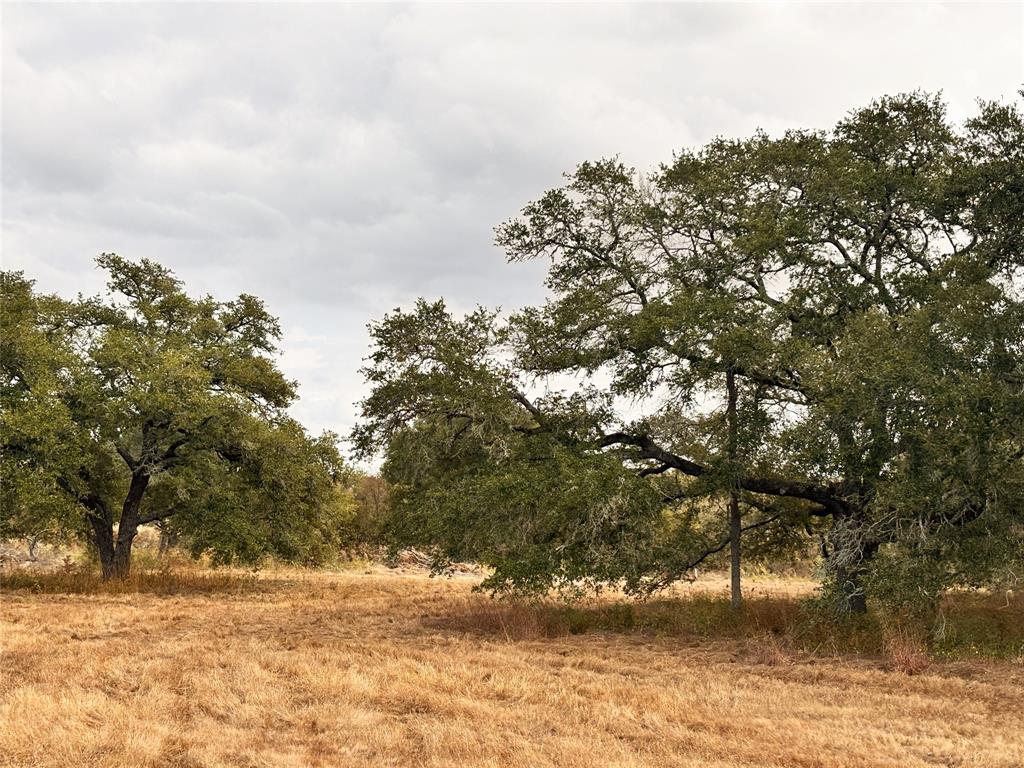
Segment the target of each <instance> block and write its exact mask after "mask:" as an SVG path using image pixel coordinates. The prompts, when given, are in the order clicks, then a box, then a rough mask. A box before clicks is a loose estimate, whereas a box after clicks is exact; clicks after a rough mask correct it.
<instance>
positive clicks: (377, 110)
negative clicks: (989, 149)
mask: <svg viewBox="0 0 1024 768" xmlns="http://www.w3.org/2000/svg"><path fill="white" fill-rule="evenodd" d="M1022 8H1024V5H1022V4H1021V3H1004V4H994V5H985V4H982V3H969V4H961V5H926V4H907V5H881V4H860V5H839V4H828V5H767V4H765V5H751V4H738V5H699V4H690V5H628V6H615V5H601V6H594V5H558V6H546V5H528V6H495V5H462V6H440V5H429V6H426V5H419V6H402V5H388V6H381V5H374V6H368V5H367V6H360V5H291V4H288V5H255V6H253V5H235V4H232V5H183V4H168V5H150V4H145V5H131V6H127V5H107V4H101V5H61V6H58V5H11V4H4V5H3V6H2V22H3V23H2V26H3V100H2V112H3V118H2V122H3V134H2V176H3V185H2V192H3V197H2V220H3V221H2V246H3V268H5V269H21V270H24V271H25V272H26V273H27V274H28V275H29V276H30V277H32V278H35V279H36V280H37V282H38V284H39V286H40V287H41V288H42V289H45V290H49V291H57V292H60V293H63V294H67V295H73V294H74V293H76V292H77V291H80V290H81V291H85V292H87V293H90V292H96V291H98V290H99V289H100V288H101V287H102V282H103V280H102V275H101V274H100V273H98V272H97V270H96V269H95V268H94V266H93V259H94V257H95V256H96V255H97V254H98V253H100V252H103V251H115V252H117V253H119V254H121V255H123V256H126V257H131V258H138V257H143V256H145V257H148V258H151V259H156V260H158V261H160V262H162V263H164V264H166V265H168V266H170V267H171V268H173V269H174V270H175V271H176V272H177V274H178V275H179V276H180V277H181V278H183V279H184V280H185V281H186V283H187V285H188V287H189V288H190V289H191V290H193V291H194V292H196V293H212V294H213V295H215V296H216V297H218V298H224V299H227V298H231V297H233V296H235V295H237V294H238V293H240V292H247V293H254V294H256V295H258V296H260V297H262V298H263V299H265V300H266V302H267V304H268V305H269V308H270V310H271V311H272V312H273V313H274V314H276V315H277V316H279V317H280V318H281V322H282V325H283V328H284V331H285V338H284V343H283V347H284V354H283V357H282V361H281V362H282V366H283V368H284V370H285V372H286V373H287V374H288V375H289V376H291V377H293V378H295V379H297V380H298V381H299V382H300V385H301V386H300V395H301V400H300V402H299V404H298V405H297V406H296V407H295V409H294V412H295V414H296V416H297V417H298V418H300V419H301V420H302V421H303V422H304V423H305V424H306V425H307V426H308V427H309V428H311V429H312V430H315V431H318V430H320V429H323V428H330V429H334V430H336V431H338V432H340V433H342V434H344V433H346V432H347V431H348V430H349V428H350V427H351V425H352V423H353V421H354V418H355V413H356V409H355V406H354V404H355V402H356V401H358V400H359V399H360V398H361V397H362V395H363V392H364V389H363V386H362V383H361V380H360V377H359V375H358V368H359V366H360V364H361V358H362V357H364V356H365V354H366V352H367V346H366V345H367V336H366V331H365V325H366V323H367V322H368V321H369V320H371V319H373V318H376V317H379V316H380V315H381V314H382V313H384V312H385V311H387V310H390V309H391V308H393V307H396V306H408V305H409V304H410V303H411V302H412V301H413V300H414V299H415V298H416V297H417V296H421V295H422V296H427V297H437V296H444V297H445V298H447V299H448V300H449V303H450V304H451V305H452V306H453V307H455V308H456V309H459V310H462V309H468V308H470V307H472V306H473V305H475V304H477V303H482V304H486V305H502V306H504V307H506V308H513V307H516V306H519V305H522V304H524V303H528V302H532V301H537V300H538V299H539V298H541V297H542V295H543V293H542V286H541V279H542V265H539V264H532V265H506V264H505V262H504V259H503V256H502V254H501V252H500V251H499V250H498V249H496V248H495V247H494V246H493V244H492V229H493V227H494V226H495V225H496V224H498V223H500V222H501V221H503V220H504V219H506V218H508V217H510V216H512V215H514V214H515V213H516V212H517V211H518V210H519V209H520V208H521V207H522V206H523V205H524V204H525V203H526V202H527V201H529V200H531V199H533V198H535V197H537V196H539V195H540V194H541V193H542V192H543V191H544V190H545V189H547V188H549V187H551V186H554V185H556V184H557V183H558V182H559V180H560V174H561V173H562V172H563V171H566V170H569V169H571V168H572V167H573V166H574V165H575V164H577V163H578V162H580V161H582V160H586V159H596V158H599V157H604V156H610V155H615V154H617V155H619V156H620V157H621V158H622V159H623V160H624V161H625V162H627V163H629V164H631V165H634V166H637V167H639V168H648V167H652V166H654V165H656V164H657V163H658V162H661V161H666V160H669V159H670V158H671V155H672V152H673V150H675V149H678V148H680V147H684V146H694V145H698V144H700V143H702V142H704V141H706V140H708V139H710V138H711V137H713V136H715V135H718V134H722V135H726V136H742V135H746V134H749V133H750V132H751V131H753V130H754V129H755V128H757V127H762V128H764V129H766V130H768V131H770V132H778V131H781V130H783V129H785V128H789V127H814V128H824V127H827V126H829V125H831V124H832V123H834V122H835V121H836V120H837V119H838V118H840V117H842V116H843V114H844V113H845V112H846V111H847V110H849V109H851V108H853V107H855V106H859V105H862V104H865V103H866V102H868V101H869V100H870V99H871V98H873V97H875V96H879V95H881V94H885V93H895V92H898V91H902V90H911V89H915V88H924V89H928V90H942V91H943V92H944V93H945V96H946V98H947V101H948V103H949V108H950V112H951V114H952V115H953V116H954V118H963V117H965V116H967V115H969V114H971V112H972V111H973V109H974V103H975V99H977V98H979V97H982V98H1000V97H1002V98H1011V97H1013V96H1014V95H1015V92H1016V90H1017V89H1018V88H1020V87H1021V84H1022V82H1024V12H1022Z"/></svg>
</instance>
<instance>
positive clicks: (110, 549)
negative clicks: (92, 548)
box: [89, 515, 114, 581]
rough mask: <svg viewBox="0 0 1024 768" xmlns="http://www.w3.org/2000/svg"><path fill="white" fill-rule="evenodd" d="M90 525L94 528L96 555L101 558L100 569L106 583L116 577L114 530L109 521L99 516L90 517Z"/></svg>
mask: <svg viewBox="0 0 1024 768" xmlns="http://www.w3.org/2000/svg"><path fill="white" fill-rule="evenodd" d="M89 524H90V525H91V526H92V532H93V539H92V540H93V543H94V544H95V545H96V554H97V555H99V558H100V569H101V571H102V573H103V580H104V581H106V580H107V579H110V578H112V577H113V575H114V528H113V524H112V523H111V522H110V521H108V520H102V519H100V518H99V517H98V516H94V515H89Z"/></svg>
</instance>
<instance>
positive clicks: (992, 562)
mask: <svg viewBox="0 0 1024 768" xmlns="http://www.w3.org/2000/svg"><path fill="white" fill-rule="evenodd" d="M1022 155H1024V119H1022V115H1021V112H1020V110H1019V109H1018V107H1016V106H1014V105H1005V104H996V103H985V104H982V105H981V107H980V111H979V114H978V115H977V117H975V118H973V119H972V120H970V121H968V122H967V123H966V124H965V125H964V126H962V127H959V128H957V127H954V126H952V125H950V123H949V121H948V120H947V118H946V116H945V110H944V107H943V105H942V103H941V102H940V100H939V99H938V98H937V97H933V96H929V95H926V94H920V93H913V94H907V95H901V96H896V97H886V98H883V99H880V100H878V101H876V102H874V103H872V104H870V105H869V106H867V107H865V108H863V109H860V110H857V111H855V112H853V113H851V114H850V115H849V116H848V117H847V118H846V119H844V120H842V121H841V122H840V123H839V124H838V125H836V126H835V128H833V129H832V130H831V131H828V132H811V131H791V132H788V133H786V134H785V135H784V136H782V137H779V138H771V137H769V136H767V135H764V134H760V133H759V134H756V135H755V136H753V137H751V138H749V139H746V140H737V141H732V140H725V139H717V140H715V141H713V142H711V143H710V144H708V145H707V146H705V147H703V148H702V149H700V150H698V151H692V152H691V151H684V152H681V153H680V154H679V155H677V156H676V157H675V158H674V159H673V161H672V162H671V163H670V164H668V165H666V166H663V167H662V168H661V169H660V170H659V171H657V172H655V173H653V174H648V175H640V174H637V173H636V172H635V171H633V170H632V169H629V168H627V167H625V166H624V165H622V164H621V163H619V162H618V161H616V160H605V161H601V162H597V163H584V164H582V165H581V166H579V167H578V168H577V169H576V171H575V173H573V174H571V175H570V176H569V177H568V183H567V185H566V186H565V187H563V188H560V189H555V190H552V191H549V192H547V193H546V194H545V195H544V196H543V197H541V198H540V199H539V200H537V201H536V202H533V203H530V204H529V205H528V206H526V208H525V209H524V210H523V212H522V215H521V216H519V217H517V218H515V219H513V220H511V221H509V222H507V223H506V224H503V225H502V226H500V227H499V228H498V229H497V241H498V243H499V244H500V245H501V246H502V247H504V249H505V250H506V253H507V254H508V257H509V259H510V261H513V262H515V261H524V260H530V259H537V258H545V259H548V260H549V263H550V268H549V272H548V277H547V283H546V284H547V287H548V290H549V293H550V299H549V300H548V301H547V302H546V303H545V304H544V305H543V306H541V307H530V308H527V309H524V310H522V311H521V312H519V313H516V314H514V315H512V316H511V317H509V318H507V319H502V318H500V317H499V316H498V315H497V314H495V313H491V312H488V311H485V310H482V309H481V310H477V311H475V312H473V313H471V314H469V315H468V316H466V317H465V318H464V319H461V320H460V319H458V318H456V317H453V316H452V315H451V313H449V312H448V310H447V308H446V307H445V306H444V304H443V303H441V302H438V303H428V302H423V301H421V302H420V303H419V304H417V306H416V307H415V308H414V309H413V310H411V311H407V312H402V311H398V310H396V311H395V312H393V313H391V314H389V315H387V316H385V317H384V318H383V319H382V320H381V321H379V322H377V323H375V324H373V325H372V326H371V334H372V337H373V342H374V351H373V354H372V355H371V357H370V360H369V365H368V366H367V368H366V369H365V374H366V378H367V381H368V382H369V384H370V386H371V394H370V395H369V397H368V398H367V399H366V400H365V401H364V402H363V403H362V421H361V423H360V424H359V426H358V427H357V428H356V430H355V432H354V440H355V443H356V446H357V448H358V449H359V450H360V451H361V452H362V453H363V454H365V455H370V454H372V453H373V452H375V451H378V450H383V451H384V452H385V455H386V456H387V466H389V467H391V477H390V478H389V479H391V480H393V481H394V482H395V483H396V488H395V496H396V501H395V504H396V510H398V511H401V512H402V514H401V515H399V521H400V522H399V524H400V525H401V526H402V527H403V528H404V529H405V532H406V535H407V536H408V537H409V538H410V539H415V540H418V541H420V542H428V543H432V544H434V545H435V546H436V547H437V552H438V556H439V562H441V563H443V560H444V558H445V557H449V556H455V555H458V556H460V557H466V556H473V555H476V556H479V557H482V558H483V559H484V560H485V561H487V562H490V563H491V564H492V565H495V566H496V571H495V573H494V575H493V576H492V578H491V581H490V584H491V585H492V586H494V587H495V588H511V589H545V588H549V587H550V586H552V585H558V584H565V583H568V582H570V581H574V582H575V583H579V582H580V580H581V579H587V578H604V579H616V580H620V581H621V582H622V583H623V584H624V585H625V586H626V588H627V589H633V590H636V591H649V590H652V589H658V588H661V587H663V586H665V585H667V584H670V583H672V582H673V581H675V580H677V579H680V578H685V577H686V576H687V574H688V573H689V572H690V571H691V570H692V568H693V567H694V566H695V565H697V564H699V563H701V562H703V561H705V560H706V559H707V558H708V557H709V556H711V555H713V554H715V553H717V552H719V551H722V550H723V549H725V548H726V547H729V546H730V541H731V542H732V543H733V547H734V548H735V550H737V554H738V543H739V542H738V532H742V533H744V534H745V539H746V541H747V542H748V544H749V545H750V547H751V549H750V551H751V552H752V553H754V554H756V552H757V551H758V550H759V549H761V548H763V547H778V546H786V545H790V544H793V543H795V542H797V541H799V540H800V538H801V537H803V536H806V535H807V534H808V533H810V534H813V535H820V536H821V537H822V538H823V540H824V550H825V552H826V566H827V570H828V578H827V587H828V593H829V594H830V595H831V596H832V597H834V598H835V600H836V604H837V605H839V606H840V607H842V608H843V609H845V610H853V611H864V610H866V605H867V603H866V587H867V583H868V582H869V581H870V580H871V577H872V574H875V575H876V576H878V578H880V579H882V581H883V582H884V583H885V584H888V585H890V586H892V585H895V584H899V583H901V579H904V577H906V576H907V574H908V573H909V570H908V569H907V568H906V567H905V566H906V565H907V563H911V562H914V563H924V562H928V563H931V565H929V566H928V568H927V570H928V573H929V574H930V575H929V576H928V578H927V579H925V578H924V576H923V575H922V574H918V576H915V577H914V578H913V579H911V580H910V581H911V582H912V584H911V583H908V585H907V586H906V589H909V590H910V591H911V592H913V593H914V594H918V593H920V592H922V590H923V591H925V592H927V591H928V590H931V592H930V593H931V594H934V590H935V589H940V588H942V587H945V586H948V585H950V584H954V583H967V582H971V583H977V581H978V580H979V579H980V580H986V579H987V580H989V581H991V580H992V579H998V578H1000V577H1002V576H1005V574H1007V573H1009V572H1011V570H1012V567H1013V566H1014V564H1015V563H1017V564H1019V563H1020V560H1021V557H1022V555H1021V553H1022V551H1024V550H1022V548H1021V547H1020V546H1019V544H1020V543H1021V542H1022V536H1024V534H1022V520H1021V509H1022V507H1024V492H1022V489H1024V467H1022V456H1024V452H1022V446H1024V436H1022V431H1024V430H1022V425H1024V418H1022V414H1024V410H1022V408H1024V387H1022V382H1024V366H1022V360H1024V330H1022V329H1024V304H1022V284H1024V283H1022V278H1024V255H1022V254H1024V216H1022V213H1024V156H1022ZM730 381H733V382H734V383H735V386H736V388H737V390H738V392H742V393H743V396H742V397H740V398H739V399H738V401H737V402H736V403H735V408H732V407H726V406H727V404H728V403H729V401H730V399H731V398H729V397H728V396H727V391H726V390H727V388H728V384H729V382H730ZM726 412H728V413H729V414H732V413H734V415H735V418H734V419H733V418H732V417H731V416H730V418H726ZM527 478H529V479H530V480H529V487H528V484H527V480H526V479H527ZM730 492H732V493H735V495H736V497H737V502H738V503H737V505H736V506H737V507H741V508H742V509H740V510H738V513H739V514H741V515H742V517H741V518H740V519H739V520H738V521H737V519H736V516H735V515H729V516H724V515H718V514H712V513H711V510H712V508H713V505H714V504H717V503H719V501H720V500H723V499H727V498H728V497H729V496H730ZM716 500H719V501H716ZM729 517H731V518H732V535H731V536H730V534H729V531H728V528H727V527H724V526H723V523H724V522H725V520H727V519H729ZM737 523H738V524H737ZM492 529H493V530H492ZM737 529H739V531H737ZM997 540H998V541H1004V542H1009V545H1007V546H1003V547H995V546H987V547H986V546H983V545H982V544H981V542H987V543H988V544H991V543H992V542H994V541H997ZM1015 544H1016V545H1017V546H1015ZM981 549H985V552H984V554H983V557H980V560H979V556H980V554H981ZM997 550H998V551H997ZM925 552H927V553H928V556H927V557H924V558H922V557H919V555H921V553H925ZM886 563H888V565H885V567H883V565H884V564H886ZM894 564H896V565H894ZM886 568H889V569H890V572H891V573H899V574H901V575H900V576H890V577H888V579H887V580H886V579H885V578H883V577H882V576H881V574H883V572H884V571H885V569H886ZM971 574H973V575H971ZM926 581H927V582H928V584H929V586H928V588H927V589H925V586H924V585H925V582H926ZM885 592H886V590H885V589H879V593H880V594H883V593H885Z"/></svg>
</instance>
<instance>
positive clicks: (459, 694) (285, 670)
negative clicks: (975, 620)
mask: <svg viewBox="0 0 1024 768" xmlns="http://www.w3.org/2000/svg"><path fill="white" fill-rule="evenodd" d="M203 578H206V579H207V580H206V581H200V582H197V584H198V585H199V587H203V588H198V587H197V588H196V589H195V590H190V588H189V586H188V585H189V579H203ZM211 578H213V577H205V576H204V575H203V574H201V573H199V574H197V575H193V576H191V577H190V576H182V577H178V578H177V579H176V580H173V579H172V580H171V581H170V582H166V583H173V584H174V588H173V589H162V588H160V586H159V585H160V583H161V582H160V581H159V580H153V581H152V582H145V580H144V579H142V580H140V582H139V584H138V585H137V588H138V590H141V591H132V592H125V591H119V590H117V589H112V590H105V589H103V588H96V589H92V590H91V592H92V593H86V594H68V593H67V592H68V589H66V588H62V587H60V586H59V585H55V584H54V583H52V582H47V583H44V582H42V581H41V582H39V584H38V585H37V589H40V590H42V589H49V591H48V592H47V591H41V592H40V591H37V592H33V591H32V590H29V589H12V588H11V586H12V583H11V582H10V581H9V582H8V583H7V584H6V585H5V586H4V594H3V595H2V599H0V622H2V623H0V642H2V656H0V671H2V678H0V764H3V765H9V766H40V767H44V766H61V767H63V766H133V767H134V766H168V767H170V766H179V767H181V768H184V767H186V766H247V767H253V768H255V767H256V766H267V767H268V768H269V767H274V768H276V767H277V766H424V767H428V766H437V767H441V766H444V767H445V768H447V767H448V766H566V767H571V766H701V767H702V768H705V767H710V768H716V767H717V768H727V767H728V768H737V767H739V766H749V767H753V766H757V767H758V768H770V767H773V766H774V767H778V768H781V767H782V766H786V767H789V766H806V767H807V768H811V767H812V766H813V767H821V768H828V767H832V768H858V767H863V768H867V767H869V766H870V767H872V768H874V767H876V766H891V767H892V768H896V767H897V766H898V767H899V768H915V767H917V768H925V767H926V766H964V767H966V766H975V767H978V768H981V767H984V768H1001V767H1003V768H1011V767H1013V768H1019V767H1020V766H1022V765H1024V667H1022V665H1021V663H1020V662H1019V660H1018V661H1013V660H1009V661H955V662H952V661H933V662H932V663H931V664H930V665H928V666H927V667H926V668H921V669H917V670H915V671H917V672H919V674H915V675H913V676H908V675H907V674H904V673H903V672H900V671H895V670H893V669H892V665H891V664H890V663H889V662H887V661H886V660H885V659H884V658H882V657H874V656H870V655H867V656H852V655H849V654H847V655H841V656H832V655H830V653H829V652H828V651H827V650H826V651H824V652H823V651H821V650H819V651H818V653H817V654H811V653H808V652H807V651H806V650H800V649H799V646H795V645H793V644H792V643H791V642H789V641H788V640H787V639H786V638H784V637H781V638H780V637H779V636H778V635H777V634H776V633H775V632H774V631H773V626H774V625H773V622H776V621H790V620H792V618H793V617H792V615H791V613H787V611H789V612H791V611H792V608H791V607H790V608H787V607H786V606H792V605H793V604H794V603H793V601H792V600H790V599H786V597H785V595H783V596H779V595H778V594H771V591H772V590H771V588H770V587H767V586H760V587H755V590H760V592H761V594H760V595H757V594H756V593H755V599H754V600H752V601H751V608H750V612H749V613H750V616H751V617H752V618H748V619H746V620H745V621H744V622H743V623H742V624H737V625H735V626H734V627H732V628H728V627H727V628H726V630H725V631H716V633H717V635H718V636H717V637H716V638H715V639H708V637H707V634H708V633H706V632H704V633H702V627H701V622H702V621H705V620H709V621H710V620H712V619H713V618H714V617H713V616H712V619H707V616H709V615H711V614H713V612H714V610H717V608H715V607H714V606H715V605H717V602H721V601H720V600H718V599H717V598H715V600H717V602H714V601H711V599H710V598H704V597H701V596H700V595H690V596H689V597H687V596H686V595H683V600H682V602H677V603H672V602H670V601H663V602H660V603H652V604H649V605H645V606H642V607H641V608H636V609H634V608H629V607H623V606H621V605H616V604H615V603H613V602H599V603H596V604H594V605H591V606H585V607H582V608H572V609H565V608H561V607H557V606H547V607H545V606H540V607H532V606H523V605H514V604H512V605H510V604H502V603H495V602H493V601H490V600H489V599H488V598H486V597H483V596H480V595H476V594H473V593H471V591H470V590H471V587H472V584H473V582H472V580H470V579H456V580H452V581H447V580H430V579H427V578H425V577H423V576H421V575H415V574H404V575H403V574H395V573H388V572H382V571H380V570H377V569H374V570H373V572H372V573H341V574H326V573H325V574H307V573H303V572H284V573H277V574H269V575H266V576H264V577H261V578H260V579H254V578H235V579H230V578H224V577H216V579H214V580H212V581H211V580H209V579H211ZM217 579H219V580H220V581H218V580H217ZM66 586H67V585H65V587H66ZM801 589H802V587H800V585H795V586H793V585H790V586H787V587H785V588H784V589H782V591H783V592H786V593H792V592H794V591H796V592H799V591H800V590H801ZM86 591H87V592H88V591H89V590H86ZM709 611H710V612H711V614H709ZM702 616H703V617H705V618H701V617H702ZM613 630H615V631H613ZM762 632H763V634H759V633H762ZM574 633H578V634H574ZM911 650H912V649H911ZM900 652H901V653H904V652H907V651H906V649H903V650H901V651H900Z"/></svg>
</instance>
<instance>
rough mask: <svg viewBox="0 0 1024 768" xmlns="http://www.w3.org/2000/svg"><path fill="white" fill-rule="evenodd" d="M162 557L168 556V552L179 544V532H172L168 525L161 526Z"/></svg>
mask: <svg viewBox="0 0 1024 768" xmlns="http://www.w3.org/2000/svg"><path fill="white" fill-rule="evenodd" d="M159 528H160V550H159V553H160V557H163V556H164V555H166V554H167V551H168V550H169V549H170V548H171V547H173V546H176V545H177V543H178V532H177V531H172V530H170V529H169V528H167V526H166V525H160V526H159Z"/></svg>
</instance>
